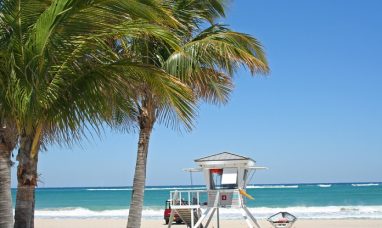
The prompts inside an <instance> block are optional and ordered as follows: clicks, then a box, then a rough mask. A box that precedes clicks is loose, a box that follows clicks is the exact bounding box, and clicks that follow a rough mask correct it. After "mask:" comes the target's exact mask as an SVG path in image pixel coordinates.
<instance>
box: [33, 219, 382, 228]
mask: <svg viewBox="0 0 382 228" xmlns="http://www.w3.org/2000/svg"><path fill="white" fill-rule="evenodd" d="M259 224H260V225H261V227H262V228H271V225H270V224H269V223H268V222H267V221H265V220H260V221H259ZM35 227H36V228H68V227H76V228H105V227H107V228H123V227H126V220H125V219H36V226H35ZM155 227H159V228H161V227H162V228H165V227H167V226H166V225H165V224H164V222H163V221H162V220H143V222H142V228H155ZM172 227H174V228H185V227H186V226H185V225H175V224H174V225H173V226H172ZM213 227H216V225H212V226H211V228H213ZM220 227H221V228H239V227H246V224H245V222H244V221H240V220H223V221H221V225H220ZM323 227H324V228H382V220H377V219H376V220H372V219H358V220H357V219H346V220H345V219H344V220H298V221H297V222H296V223H295V225H294V228H323Z"/></svg>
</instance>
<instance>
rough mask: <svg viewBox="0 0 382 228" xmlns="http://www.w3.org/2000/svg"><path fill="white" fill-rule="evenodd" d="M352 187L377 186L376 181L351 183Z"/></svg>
mask: <svg viewBox="0 0 382 228" xmlns="http://www.w3.org/2000/svg"><path fill="white" fill-rule="evenodd" d="M352 186H353V187H370V186H379V184H377V183H369V184H352Z"/></svg>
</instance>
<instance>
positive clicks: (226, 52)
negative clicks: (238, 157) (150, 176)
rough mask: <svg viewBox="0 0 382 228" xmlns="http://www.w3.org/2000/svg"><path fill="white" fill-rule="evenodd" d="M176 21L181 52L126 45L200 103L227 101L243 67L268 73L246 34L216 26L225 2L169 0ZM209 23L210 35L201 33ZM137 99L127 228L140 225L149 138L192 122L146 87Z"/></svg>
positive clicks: (259, 50) (152, 42)
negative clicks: (158, 128) (159, 127)
mask: <svg viewBox="0 0 382 228" xmlns="http://www.w3.org/2000/svg"><path fill="white" fill-rule="evenodd" d="M166 4H167V5H168V6H170V7H171V10H172V13H173V15H174V17H175V18H176V19H177V20H178V21H179V22H180V23H181V24H182V25H183V26H182V27H180V28H179V27H177V28H173V31H174V33H176V34H177V35H178V36H179V37H180V39H179V42H180V43H179V45H180V46H181V49H180V50H174V49H171V48H168V47H166V46H163V45H161V44H160V43H158V42H156V41H155V40H150V41H143V42H133V43H130V45H129V44H126V45H124V46H123V47H124V48H128V49H129V51H126V52H129V53H136V54H135V55H134V56H135V57H137V56H140V57H141V59H140V60H141V61H142V62H145V63H149V64H153V65H155V66H157V67H160V68H162V69H164V70H166V71H167V72H168V73H169V74H171V75H173V76H175V77H177V78H179V79H180V80H181V81H182V82H184V83H185V84H187V85H188V86H189V87H190V88H191V89H192V90H193V93H194V96H195V97H196V98H197V99H198V100H203V101H206V102H210V103H214V104H219V103H225V102H227V101H228V98H229V94H230V92H231V90H232V88H233V82H232V77H233V75H234V73H235V71H236V70H237V69H238V68H239V67H240V66H244V67H247V68H248V69H249V70H250V71H251V73H252V74H255V73H267V72H268V71H269V68H268V64H267V61H266V58H265V55H264V52H263V50H262V47H261V44H260V43H259V42H258V41H257V40H256V39H255V38H253V37H251V36H250V35H247V34H243V33H238V32H234V31H232V30H230V29H228V28H227V27H226V26H223V25H219V24H215V20H216V19H217V18H219V17H222V16H224V4H223V1H219V0H210V1H192V0H169V1H166ZM206 23H210V26H209V27H207V28H206V29H201V27H202V26H203V25H204V24H206ZM140 88H141V89H140V90H139V91H137V93H138V94H137V95H136V102H135V104H136V112H135V113H136V114H137V115H136V116H128V117H127V118H131V119H130V120H132V121H135V122H136V126H137V127H138V129H139V139H138V150H137V160H136V166H135V174H134V180H133V191H132V196H131V204H130V210H129V217H128V224H127V227H128V228H136V227H140V225H141V217H142V209H143V198H144V188H145V182H146V167H147V156H148V148H149V141H150V136H151V133H152V130H153V127H154V125H155V123H156V121H158V120H159V122H162V123H165V124H166V125H168V126H175V127H176V125H177V123H179V122H181V123H183V124H184V126H185V127H186V128H187V129H188V130H189V129H191V128H192V119H189V118H183V117H179V116H177V115H176V112H174V109H173V107H172V105H171V104H168V103H161V102H158V101H157V96H155V94H153V93H152V91H151V90H150V89H148V88H146V87H145V86H141V87H140Z"/></svg>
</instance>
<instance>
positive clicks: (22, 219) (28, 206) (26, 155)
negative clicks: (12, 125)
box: [14, 135, 38, 228]
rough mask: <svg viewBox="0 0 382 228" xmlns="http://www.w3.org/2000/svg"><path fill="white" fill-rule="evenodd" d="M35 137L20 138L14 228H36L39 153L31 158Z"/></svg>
mask: <svg viewBox="0 0 382 228" xmlns="http://www.w3.org/2000/svg"><path fill="white" fill-rule="evenodd" d="M33 138H34V137H33V136H30V135H23V136H21V137H20V148H19V152H18V154H17V160H18V162H19V164H18V167H17V181H18V185H17V194H16V208H15V226H14V228H33V227H34V205H35V187H36V185H37V161H38V153H36V155H35V156H34V157H32V156H31V150H32V143H33Z"/></svg>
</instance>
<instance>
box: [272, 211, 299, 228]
mask: <svg viewBox="0 0 382 228" xmlns="http://www.w3.org/2000/svg"><path fill="white" fill-rule="evenodd" d="M267 220H268V222H270V223H271V224H272V226H273V227H275V228H290V227H292V226H293V224H294V223H295V222H296V220H297V218H296V216H294V215H292V214H290V213H288V212H279V213H277V214H274V215H272V216H271V217H269V218H268V219H267Z"/></svg>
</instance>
